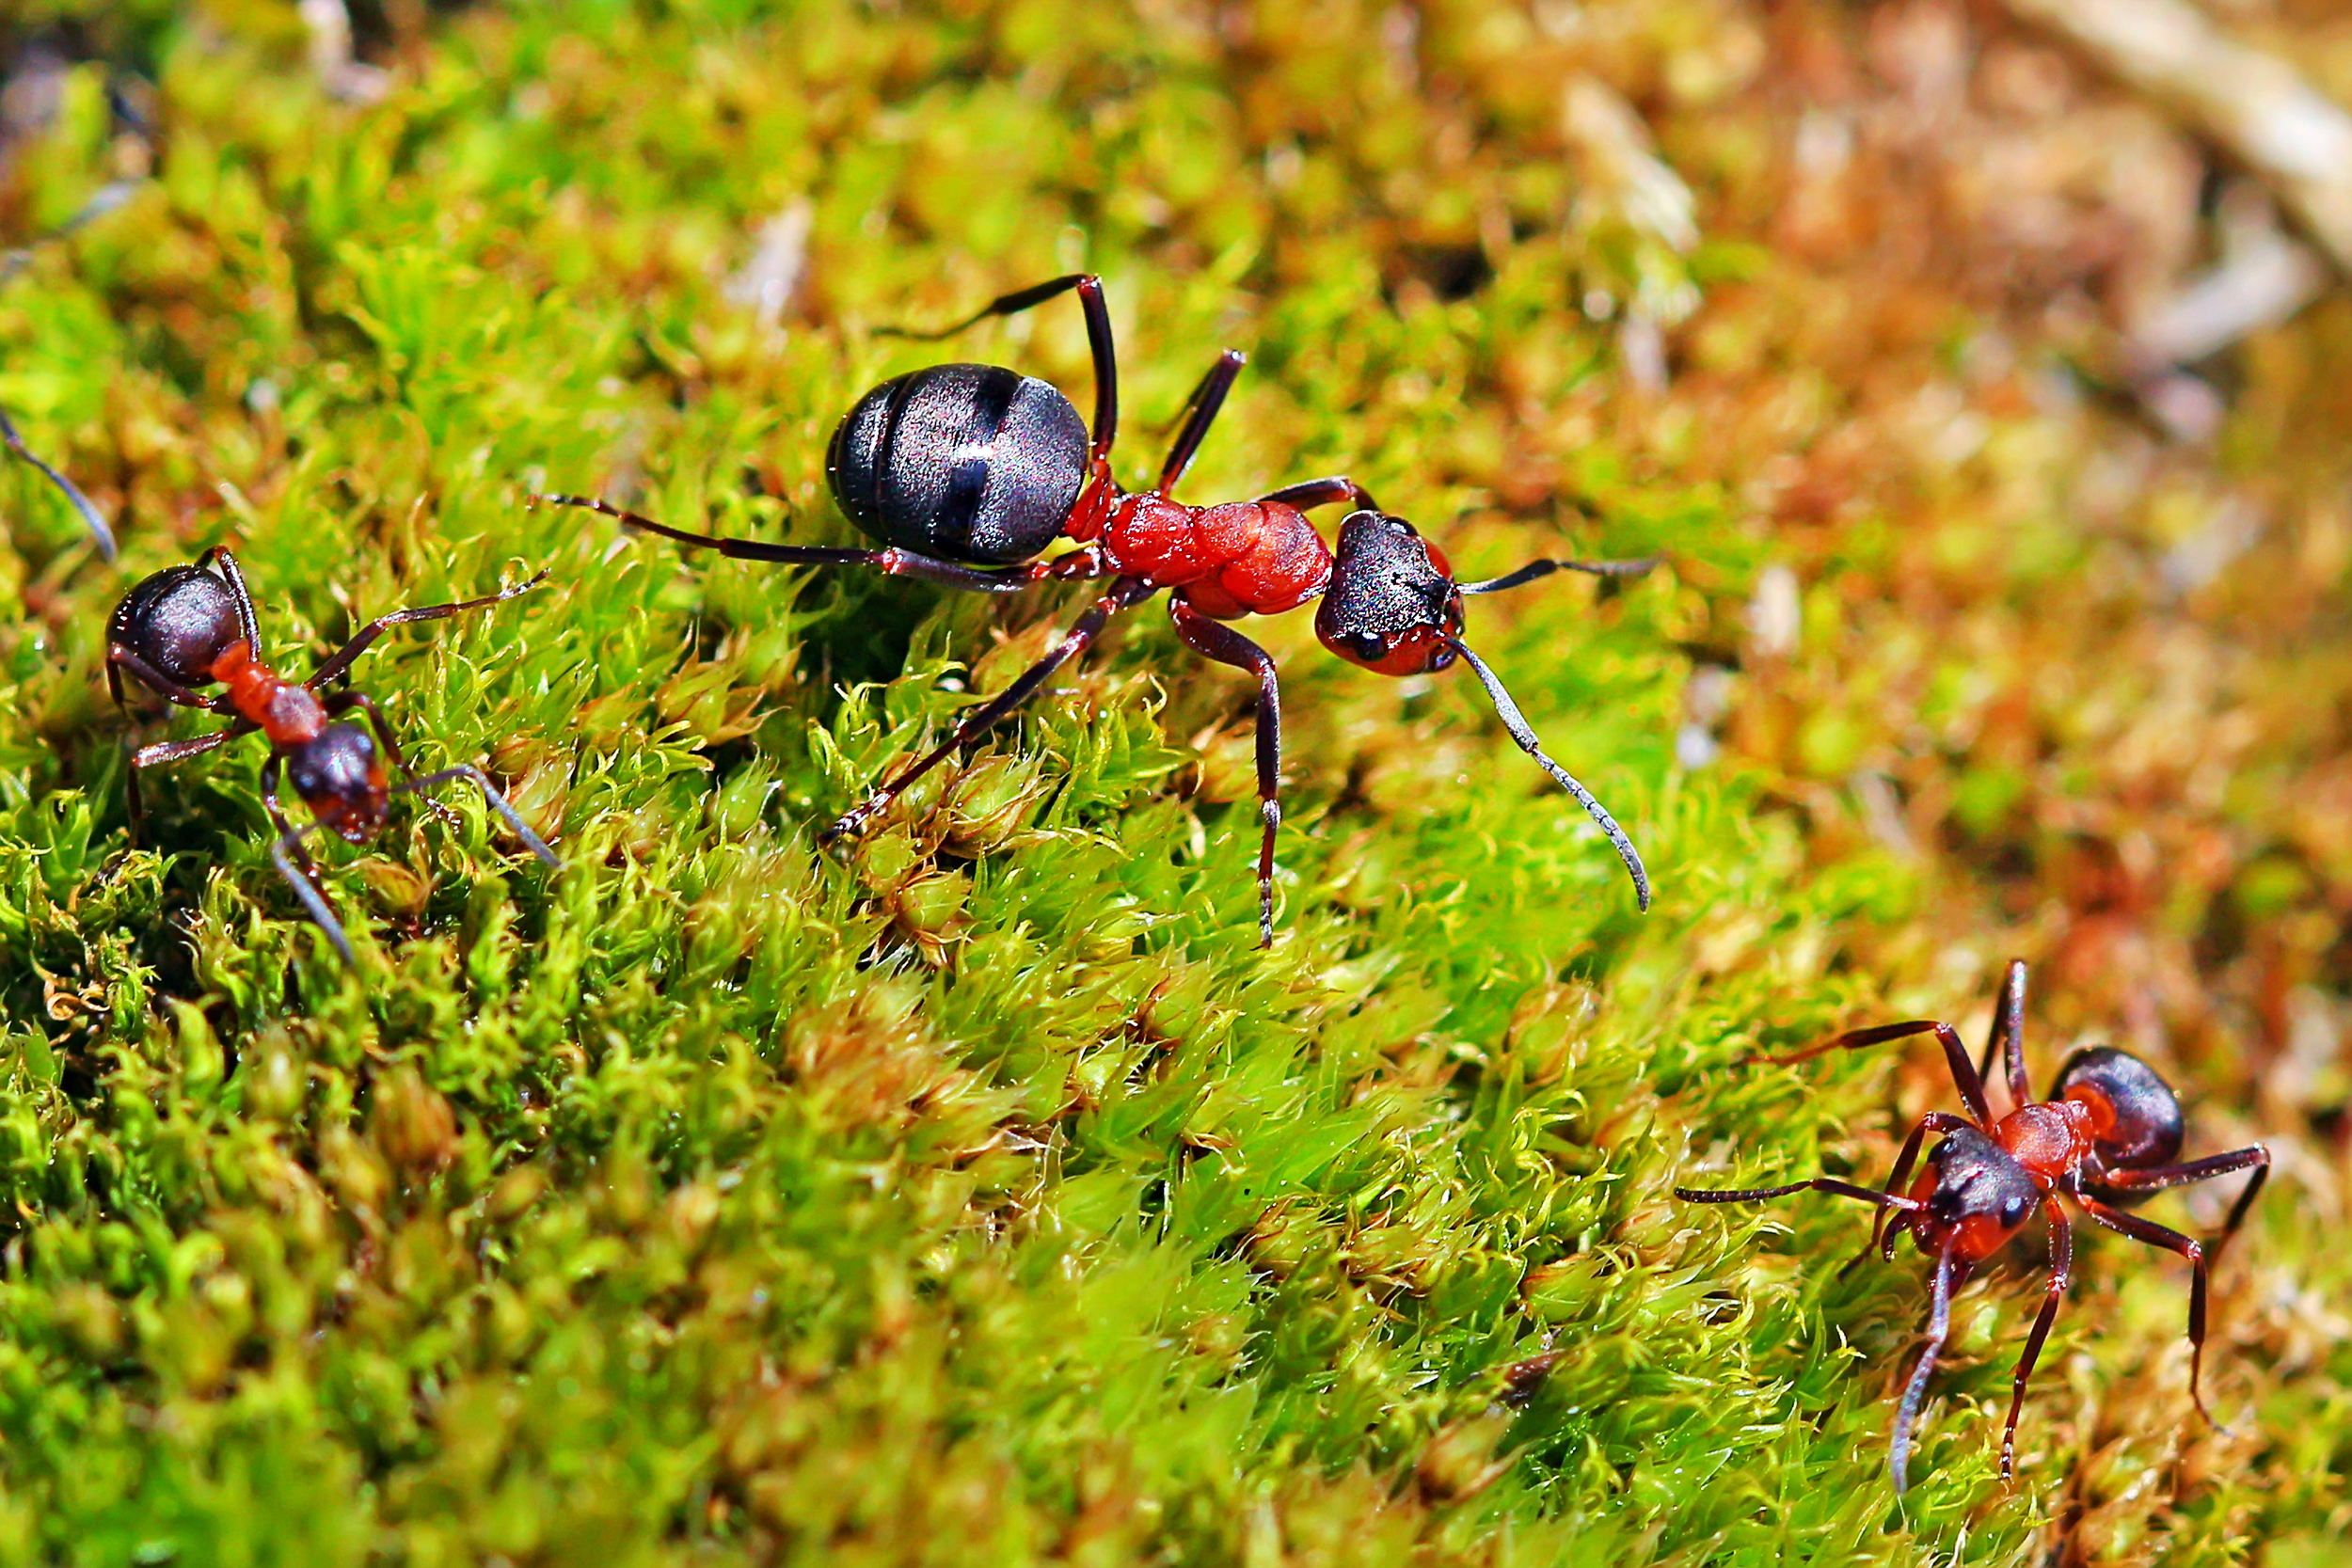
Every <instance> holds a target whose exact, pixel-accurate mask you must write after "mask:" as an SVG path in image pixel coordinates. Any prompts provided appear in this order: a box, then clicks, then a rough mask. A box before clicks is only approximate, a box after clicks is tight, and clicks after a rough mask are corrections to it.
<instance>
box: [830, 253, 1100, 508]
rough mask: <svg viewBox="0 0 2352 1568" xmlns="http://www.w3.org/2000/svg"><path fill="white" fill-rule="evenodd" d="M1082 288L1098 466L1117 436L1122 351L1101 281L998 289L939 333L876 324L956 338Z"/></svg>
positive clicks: (925, 337)
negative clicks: (1113, 341)
mask: <svg viewBox="0 0 2352 1568" xmlns="http://www.w3.org/2000/svg"><path fill="white" fill-rule="evenodd" d="M1073 289H1075V290H1077V291H1078V304H1079V307H1080V308H1081V309H1084V310H1085V311H1086V318H1087V348H1088V349H1089V352H1090V353H1091V354H1092V355H1093V356H1094V449H1093V455H1094V461H1095V463H1096V464H1097V465H1098V466H1099V465H1100V464H1102V463H1104V462H1105V461H1106V460H1108V458H1109V457H1110V454H1111V443H1112V442H1113V441H1114V440H1116V439H1117V438H1118V436H1119V356H1118V353H1117V351H1116V350H1115V349H1114V348H1113V347H1112V344H1111V312H1110V307H1109V306H1107V305H1105V304H1104V302H1103V280H1102V279H1101V278H1099V277H1095V276H1094V274H1092V273H1090V272H1073V273H1071V274H1069V275H1068V276H1067V277H1057V278H1054V279H1053V280H1052V281H1050V282H1045V283H1037V284H1032V285H1031V286H1030V287H1028V288H1025V289H1016V290H1014V291H1013V292H1012V293H1009V294H998V295H997V296H996V297H995V298H994V299H992V300H990V301H989V302H988V303H987V304H986V305H983V306H981V307H980V308H979V309H977V310H975V311H973V312H972V313H971V314H970V315H968V316H966V317H964V318H963V320H961V321H960V322H958V323H956V324H955V325H953V326H943V327H941V328H940V329H939V330H938V331H936V332H914V331H910V330H909V329H907V328H906V327H903V326H885V327H880V328H877V329H876V335H877V336H879V337H884V338H912V339H914V341H917V342H925V343H930V342H937V341H939V340H940V339H942V338H952V337H954V336H955V335H956V334H957V333H959V332H961V331H962V330H963V329H964V328H965V327H967V326H974V325H978V324H979V323H981V322H984V321H986V320H988V318H989V317H991V316H1017V315H1019V314H1020V313H1021V312H1022V311H1024V310H1026V309H1030V308H1031V307H1033V306H1038V305H1042V304H1044V303H1045V302H1046V301H1047V300H1049V299H1053V298H1056V297H1057V296H1058V295H1061V294H1066V293H1069V292H1070V291H1071V290H1073Z"/></svg>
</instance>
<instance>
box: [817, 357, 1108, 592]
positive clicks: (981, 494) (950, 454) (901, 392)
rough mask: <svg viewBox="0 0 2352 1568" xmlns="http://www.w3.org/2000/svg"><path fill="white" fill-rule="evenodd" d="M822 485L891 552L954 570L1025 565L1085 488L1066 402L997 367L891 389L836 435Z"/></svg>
mask: <svg viewBox="0 0 2352 1568" xmlns="http://www.w3.org/2000/svg"><path fill="white" fill-rule="evenodd" d="M825 477H826V479H827V480H828V481H830V482H831V483H832V485H833V495H834V500H836V501H838V502H839V503H840V506H841V510H842V511H843V512H845V513H847V514H848V515H849V517H850V521H851V522H853V523H855V524H856V525H857V526H858V527H859V528H861V529H863V530H864V531H866V533H868V534H870V535H872V536H873V537H874V538H876V539H879V540H881V541H882V543H883V544H885V545H896V546H898V547H900V548H901V549H910V550H920V551H922V552H924V553H925V554H927V555H937V556H944V557H946V559H948V560H950V561H961V562H973V563H975V564H979V565H1001V564H1004V563H1006V562H1014V561H1025V560H1027V559H1028V558H1029V557H1031V556H1033V555H1035V554H1037V553H1038V552H1039V551H1040V550H1041V549H1043V548H1044V547H1045V546H1047V545H1049V544H1051V543H1052V542H1053V540H1054V538H1055V536H1056V535H1057V534H1058V533H1060V532H1061V531H1062V525H1063V524H1065V523H1066V522H1068V521H1069V518H1070V509H1071V507H1072V506H1073V505H1075V504H1076V502H1077V499H1078V491H1079V489H1080V487H1081V486H1082V485H1084V484H1085V483H1086V478H1087V428H1086V423H1085V421H1084V420H1080V419H1079V418H1078V411H1077V410H1076V409H1075V408H1073V407H1072V406H1070V400H1069V399H1068V398H1066V397H1064V396H1062V395H1061V393H1060V392H1059V391H1057V389H1055V388H1053V387H1052V386H1050V385H1048V384H1047V383H1045V382H1042V381H1040V380H1038V379H1036V378H1035V377H1034V376H1026V375H1021V374H1019V373H1017V372H1012V371H1009V370H1005V369H1003V368H1001V367H999V366H995V365H934V366H932V367H931V368H930V369H929V370H921V371H914V372H909V373H908V374H905V375H902V376H899V377H898V378H897V379H895V380H891V381H885V382H883V383H882V385H881V386H879V387H877V388H874V389H873V390H872V391H870V392H868V393H866V395H865V396H864V397H862V398H860V399H859V400H858V403H857V406H856V407H854V408H852V409H850V412H849V415H848V416H847V417H846V418H845V419H843V420H842V421H841V428H840V429H838V430H836V431H834V436H833V446H832V448H831V450H829V451H827V452H826V454H825Z"/></svg>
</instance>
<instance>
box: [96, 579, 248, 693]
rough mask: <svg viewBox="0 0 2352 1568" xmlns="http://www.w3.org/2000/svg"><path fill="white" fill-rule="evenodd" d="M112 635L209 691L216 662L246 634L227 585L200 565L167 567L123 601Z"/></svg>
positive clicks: (168, 672)
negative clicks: (232, 643) (200, 567)
mask: <svg viewBox="0 0 2352 1568" xmlns="http://www.w3.org/2000/svg"><path fill="white" fill-rule="evenodd" d="M106 630H107V636H108V638H109V640H111V641H115V642H118V643H119V644H121V645H122V646H123V647H126V648H128V649H130V650H131V651H132V652H134V653H135V654H137V655H138V656H139V657H141V658H143V659H145V660H146V661H147V662H148V663H149V664H151V665H152V666H154V668H155V670H156V672H157V673H159V674H161V675H163V676H164V677H165V678H166V679H167V680H174V681H177V682H179V683H180V684H181V685H182V686H208V685H210V684H211V683H212V679H213V661H214V660H215V659H216V658H218V657H220V656H221V651H222V650H223V649H225V648H227V647H228V646H229V644H230V643H231V642H234V641H237V640H238V639H239V638H241V637H243V636H244V635H245V632H244V630H243V628H242V627H240V626H239V625H238V623H237V601H236V598H235V597H234V595H232V594H230V592H229V588H228V585H227V584H225V583H223V582H222V581H221V580H220V578H216V577H215V576H213V574H212V573H210V572H207V571H203V570H201V569H199V568H198V567H195V566H167V567H165V568H164V569H163V570H162V571H160V572H157V573H155V574H154V575H153V576H152V577H149V578H142V579H140V581H139V583H138V585H137V586H136V587H135V588H133V589H132V590H131V592H129V593H128V594H124V595H123V596H122V602H121V603H120V604H118V605H117V606H115V612H114V617H113V619H112V620H111V621H110V622H108V624H107V628H106Z"/></svg>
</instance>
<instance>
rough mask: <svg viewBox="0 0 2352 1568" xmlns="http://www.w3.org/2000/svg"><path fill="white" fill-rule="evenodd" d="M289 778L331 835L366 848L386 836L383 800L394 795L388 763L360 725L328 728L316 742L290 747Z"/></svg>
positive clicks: (287, 773)
mask: <svg viewBox="0 0 2352 1568" xmlns="http://www.w3.org/2000/svg"><path fill="white" fill-rule="evenodd" d="M286 779H287V782H288V783H289V784H293V785H294V793H295V794H296V795H299V796H301V797H302V802H303V804H305V805H307V806H309V807H310V815H311V816H315V817H317V818H318V819H319V826H320V827H322V828H325V829H326V831H327V832H330V833H334V834H337V835H338V836H340V837H342V838H343V839H345V840H347V841H348V842H350V843H353V844H365V843H366V842H367V841H368V840H369V839H372V838H373V837H374V836H375V835H376V834H377V833H378V832H382V831H383V827H384V801H385V798H386V797H387V796H388V795H389V793H390V789H389V784H388V783H387V781H386V779H385V777H384V762H383V759H382V758H381V757H379V756H377V755H376V752H375V742H374V741H373V740H372V739H370V738H369V737H368V732H367V731H365V730H363V729H361V728H359V726H358V725H357V724H329V725H327V726H326V728H325V729H323V730H321V731H320V732H319V733H318V735H317V736H316V737H315V738H313V739H310V740H306V741H304V742H302V743H301V744H300V745H298V746H295V747H293V748H291V749H290V750H289V751H288V752H287V754H286Z"/></svg>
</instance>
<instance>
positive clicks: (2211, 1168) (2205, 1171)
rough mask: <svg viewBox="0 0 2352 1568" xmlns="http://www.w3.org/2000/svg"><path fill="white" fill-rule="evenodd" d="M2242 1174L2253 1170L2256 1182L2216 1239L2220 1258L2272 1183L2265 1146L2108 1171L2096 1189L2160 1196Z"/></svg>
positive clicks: (2239, 1198)
mask: <svg viewBox="0 0 2352 1568" xmlns="http://www.w3.org/2000/svg"><path fill="white" fill-rule="evenodd" d="M2241 1170H2251V1171H2252V1172H2253V1173H2254V1179H2253V1180H2251V1181H2249V1182H2248V1183H2246V1190H2245V1191H2244V1192H2242V1193H2240V1194H2238V1195H2237V1201H2236V1202H2235V1203H2233V1204H2231V1205H2230V1217H2229V1219H2228V1220H2227V1221H2225V1222H2224V1223H2223V1224H2222V1227H2221V1234H2220V1235H2218V1236H2217V1237H2215V1238H2214V1243H2213V1252H2214V1254H2215V1255H2216V1256H2218V1255H2219V1254H2220V1251H2221V1249H2222V1247H2224V1246H2225V1245H2227V1244H2228V1243H2229V1240H2230V1238H2231V1237H2233V1236H2234V1235H2236V1234H2237V1227H2239V1225H2241V1224H2242V1223H2244V1221H2245V1219H2246V1212H2247V1211H2248V1210H2249V1209H2251V1208H2253V1207H2254V1198H2255V1196H2256V1195H2257V1194H2259V1193H2260V1192H2261V1191H2262V1190H2263V1183H2264V1182H2265V1181H2267V1180H2270V1150H2268V1149H2267V1148H2264V1147H2263V1146H2262V1145H2260V1144H2249V1145H2247V1146H2246V1147H2245V1148H2233V1149H2232V1150H2230V1152H2228V1153H2227V1154H2208V1155H2206V1156H2205V1157H2204V1158H2203V1159H2201V1160H2191V1161H2189V1162H2187V1163H2186V1164H2178V1165H2151V1166H2148V1167H2146V1168H2144V1169H2141V1170H2111V1171H2105V1172H2102V1173H2101V1174H2100V1175H2099V1176H2098V1177H2097V1178H2096V1179H2095V1180H2094V1181H2093V1185H2095V1186H2098V1187H2101V1188H2104V1189H2106V1192H2107V1193H2109V1194H2120V1193H2160V1192H2162V1191H2164V1190H2165V1189H2166V1188H2167V1187H2185V1186H2186V1185H2188V1184H2189V1183H2190V1182H2192V1181H2210V1180H2213V1179H2214V1178H2215V1177H2217V1176H2227V1175H2229V1174H2230V1173H2231V1172H2233V1171H2241Z"/></svg>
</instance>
